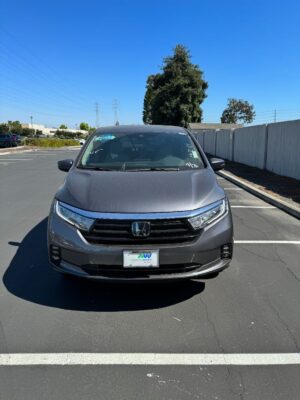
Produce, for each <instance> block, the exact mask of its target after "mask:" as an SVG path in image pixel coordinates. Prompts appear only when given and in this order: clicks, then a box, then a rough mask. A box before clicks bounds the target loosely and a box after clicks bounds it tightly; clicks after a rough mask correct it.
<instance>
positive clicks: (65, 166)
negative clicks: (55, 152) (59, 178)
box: [57, 158, 74, 172]
mask: <svg viewBox="0 0 300 400" xmlns="http://www.w3.org/2000/svg"><path fill="white" fill-rule="evenodd" d="M73 162H74V161H73V160H71V159H69V158H67V159H66V160H61V161H58V163H57V166H58V169H60V170H61V171H64V172H68V171H69V170H70V168H71V167H72V165H73Z"/></svg>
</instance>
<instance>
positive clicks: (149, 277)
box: [51, 259, 231, 282]
mask: <svg viewBox="0 0 300 400" xmlns="http://www.w3.org/2000/svg"><path fill="white" fill-rule="evenodd" d="M230 261H231V260H230V259H217V260H215V261H212V262H210V263H209V264H206V265H201V266H199V267H198V268H195V269H192V270H191V271H185V272H179V273H167V272H166V273H160V274H153V273H151V268H149V271H143V274H141V276H138V275H139V272H140V271H138V270H136V274H134V275H132V274H131V273H128V275H126V272H132V270H131V271H128V270H126V268H124V272H123V273H120V276H115V275H114V276H111V275H110V271H109V267H107V273H102V274H100V273H99V274H96V275H92V274H89V273H87V272H86V271H84V270H83V269H82V268H80V267H79V266H77V265H73V264H70V263H68V262H66V261H63V260H62V261H61V262H60V264H59V265H55V264H53V263H51V264H52V267H53V268H54V269H55V270H56V271H59V272H62V273H65V274H70V275H74V276H78V277H81V278H86V279H92V280H97V281H107V282H108V281H109V282H161V281H180V280H187V279H202V278H203V279H205V277H207V276H208V275H210V274H213V273H216V272H220V271H222V270H223V269H225V268H226V267H228V266H229V263H230Z"/></svg>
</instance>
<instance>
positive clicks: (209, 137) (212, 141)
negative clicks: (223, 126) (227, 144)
mask: <svg viewBox="0 0 300 400" xmlns="http://www.w3.org/2000/svg"><path fill="white" fill-rule="evenodd" d="M216 134H217V131H206V132H204V151H205V153H208V154H210V155H212V156H214V155H215V151H216Z"/></svg>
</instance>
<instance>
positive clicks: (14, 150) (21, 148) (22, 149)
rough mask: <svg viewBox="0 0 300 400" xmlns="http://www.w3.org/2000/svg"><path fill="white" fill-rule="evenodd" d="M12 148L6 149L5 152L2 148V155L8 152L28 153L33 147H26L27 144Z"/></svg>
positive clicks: (0, 154)
mask: <svg viewBox="0 0 300 400" xmlns="http://www.w3.org/2000/svg"><path fill="white" fill-rule="evenodd" d="M12 149H13V150H10V151H4V152H1V150H0V156H5V155H6V154H17V153H26V152H28V151H32V149H26V148H25V146H20V147H17V149H18V150H17V149H16V148H12Z"/></svg>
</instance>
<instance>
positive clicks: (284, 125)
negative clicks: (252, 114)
mask: <svg viewBox="0 0 300 400" xmlns="http://www.w3.org/2000/svg"><path fill="white" fill-rule="evenodd" d="M266 153H267V157H266V169H267V170H269V171H272V172H275V174H279V175H284V176H290V177H291V178H295V179H300V120H296V121H287V122H277V123H274V124H270V125H268V142H267V152H266Z"/></svg>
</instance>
